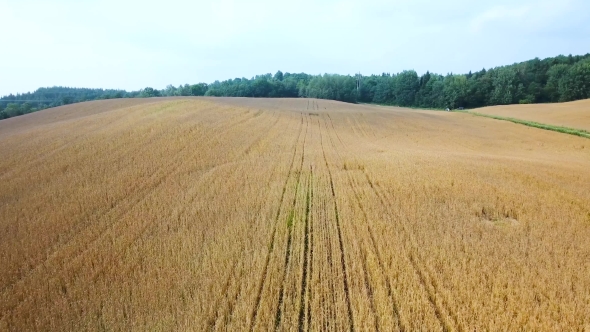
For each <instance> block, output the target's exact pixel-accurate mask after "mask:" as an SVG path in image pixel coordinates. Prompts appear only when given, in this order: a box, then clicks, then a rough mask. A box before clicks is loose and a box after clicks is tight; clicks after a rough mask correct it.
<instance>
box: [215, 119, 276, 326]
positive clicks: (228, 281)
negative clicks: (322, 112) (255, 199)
mask: <svg viewBox="0 0 590 332" xmlns="http://www.w3.org/2000/svg"><path fill="white" fill-rule="evenodd" d="M279 120H280V116H279V117H278V118H277V120H276V121H275V122H274V124H273V126H275V125H276V124H277V123H278V121H279ZM258 141H260V140H257V141H256V142H254V143H252V144H250V146H248V148H246V150H245V151H247V153H249V151H251V147H252V146H253V145H254V144H256V143H257V142H258ZM278 166H279V164H278V163H275V164H274V167H273V169H272V171H271V174H270V176H269V177H268V181H267V187H269V186H270V183H271V181H272V179H273V176H274V174H275V173H276V171H277V168H278ZM269 194H270V192H269V193H267V195H266V197H267V200H268V196H269ZM262 207H263V205H262V204H261V205H260V206H259V207H258V209H257V212H256V215H258V214H259V213H260V211H261V210H262ZM243 249H244V247H243V246H242V247H241V250H240V251H239V252H243ZM238 261H239V260H236V261H235V262H234V263H233V264H232V268H231V270H230V273H229V274H228V276H227V278H226V280H225V282H224V287H223V291H222V292H221V293H222V294H226V293H227V292H228V289H229V286H230V285H231V282H232V280H241V278H242V275H243V273H244V270H243V269H240V275H239V276H238V277H237V278H234V275H235V271H236V266H237V262H238ZM241 289H242V283H241V282H239V283H238V289H237V290H236V291H235V294H234V296H232V297H231V299H232V300H230V301H229V302H228V312H229V313H228V316H229V317H230V318H231V316H232V315H233V308H234V307H235V303H236V302H237V300H238V297H239V295H240V293H241ZM224 299H225V298H224V297H221V296H220V297H218V298H217V300H216V301H215V305H214V308H215V310H214V312H215V317H210V318H209V319H208V320H207V330H213V329H214V328H215V325H216V322H217V320H218V319H219V317H220V316H221V315H222V314H221V312H220V306H221V304H222V301H223V300H224Z"/></svg>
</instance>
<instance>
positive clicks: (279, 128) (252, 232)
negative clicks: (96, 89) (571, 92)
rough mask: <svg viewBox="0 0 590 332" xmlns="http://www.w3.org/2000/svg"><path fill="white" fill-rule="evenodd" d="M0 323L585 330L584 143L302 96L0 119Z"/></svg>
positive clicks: (170, 101)
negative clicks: (296, 97)
mask: <svg viewBox="0 0 590 332" xmlns="http://www.w3.org/2000/svg"><path fill="white" fill-rule="evenodd" d="M0 155H1V156H2V158H0V267H1V268H0V330H6V331H35V330H53V331H81V330H99V331H111V330H119V331H120V330H124V331H133V330H138V331H145V330H149V331H153V330H156V331H169V330H181V331H187V330H194V331H209V330H229V331H268V330H277V331H286V330H288V331H323V330H332V331H366V330H380V331H473V330H490V331H507V330H526V331H558V330H567V331H590V273H589V272H590V191H589V190H588V189H589V188H590V141H589V140H588V139H585V138H581V137H576V136H571V135H564V134H561V133H557V132H551V131H544V130H540V129H536V128H530V127H526V126H522V125H518V124H514V123H510V122H506V121H497V120H493V119H489V118H483V117H474V116H472V115H469V114H463V113H452V112H450V113H447V112H435V111H417V110H410V109H403V108H391V107H378V106H363V105H352V104H345V103H339V102H333V101H325V100H315V99H247V98H219V99H208V98H152V99H132V100H109V101H96V102H88V103H82V104H76V105H69V106H64V107H60V108H55V109H49V110H45V111H41V112H38V113H33V114H29V115H25V116H20V117H16V118H11V119H7V120H3V121H0Z"/></svg>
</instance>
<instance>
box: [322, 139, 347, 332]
mask: <svg viewBox="0 0 590 332" xmlns="http://www.w3.org/2000/svg"><path fill="white" fill-rule="evenodd" d="M320 144H321V146H322V155H323V156H324V162H325V164H326V168H327V170H328V177H329V179H330V190H331V191H332V199H333V200H334V214H335V217H336V231H337V233H338V246H339V248H340V264H341V266H342V273H343V282H344V294H345V297H346V307H347V310H348V323H349V330H350V331H354V317H353V313H352V304H351V301H350V287H349V283H348V273H347V270H346V260H345V253H344V243H343V241H342V227H341V225H340V216H339V215H338V202H337V200H336V191H335V190H334V179H333V177H332V171H331V170H330V165H329V163H328V158H326V150H325V148H324V141H323V137H322V135H321V131H320Z"/></svg>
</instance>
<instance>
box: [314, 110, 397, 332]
mask: <svg viewBox="0 0 590 332" xmlns="http://www.w3.org/2000/svg"><path fill="white" fill-rule="evenodd" d="M330 122H331V119H330ZM324 127H325V128H326V133H327V134H328V138H329V139H330V143H331V145H332V148H333V149H334V151H335V152H336V154H337V155H338V158H339V159H340V160H341V161H342V157H340V154H339V152H338V150H337V149H336V144H334V141H333V140H332V136H331V135H330V132H329V128H328V124H327V122H326V120H325V119H324ZM332 129H334V127H333V126H332ZM334 132H335V131H334ZM347 178H348V183H349V185H350V187H351V189H352V191H353V193H354V196H355V198H356V201H357V204H358V206H359V208H360V209H361V212H362V213H363V216H364V218H365V224H366V225H367V229H368V231H369V235H370V238H371V247H372V249H373V251H374V252H375V255H376V256H377V262H378V265H379V270H380V272H381V275H382V277H383V279H384V280H385V284H386V288H387V296H388V298H389V300H390V301H391V305H392V314H393V316H394V317H395V319H396V322H397V326H398V328H399V330H400V331H402V332H404V331H406V328H405V327H404V326H403V323H402V321H401V318H400V312H399V304H398V303H397V301H396V298H395V297H394V295H393V291H392V287H391V283H390V282H389V278H388V276H387V274H386V273H385V268H384V267H383V260H382V258H381V255H380V253H379V248H378V247H377V244H376V242H375V238H374V236H373V229H372V227H371V226H370V224H369V218H368V215H367V212H366V211H365V209H364V207H363V206H362V204H361V201H360V198H359V195H358V192H357V191H356V189H355V186H354V184H353V182H352V178H351V176H350V174H347ZM355 229H356V225H355ZM362 261H363V270H364V275H365V288H366V289H367V292H368V293H369V296H370V301H371V309H372V312H373V314H374V315H375V316H374V317H375V322H374V324H375V330H377V331H378V330H379V323H378V318H377V311H376V310H375V303H374V300H373V289H372V287H371V285H370V282H369V279H368V272H367V266H366V253H363V259H362Z"/></svg>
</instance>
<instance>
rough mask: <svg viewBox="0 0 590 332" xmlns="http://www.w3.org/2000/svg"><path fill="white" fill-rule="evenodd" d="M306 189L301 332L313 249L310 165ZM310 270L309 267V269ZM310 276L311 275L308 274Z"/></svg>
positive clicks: (300, 316)
mask: <svg viewBox="0 0 590 332" xmlns="http://www.w3.org/2000/svg"><path fill="white" fill-rule="evenodd" d="M308 183H309V184H308V187H307V196H306V202H305V223H304V229H305V235H304V238H303V268H302V274H301V275H302V277H301V295H300V296H301V297H300V301H299V320H298V330H299V331H301V332H302V331H303V330H304V327H305V326H304V325H305V323H304V322H305V321H304V319H305V303H306V301H305V300H306V295H308V296H309V292H310V291H309V289H308V283H309V282H308V280H307V276H308V274H307V272H308V271H307V269H308V264H309V262H310V255H311V251H312V250H313V249H310V248H309V247H310V246H309V243H310V239H309V238H310V236H311V235H310V223H311V220H310V219H311V218H310V213H311V204H312V200H313V192H312V189H313V167H312V166H311V165H310V170H309V182H308ZM310 269H311V267H310ZM309 275H310V276H311V273H310V274H309ZM308 307H309V301H308ZM308 314H310V312H309V311H308Z"/></svg>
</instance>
